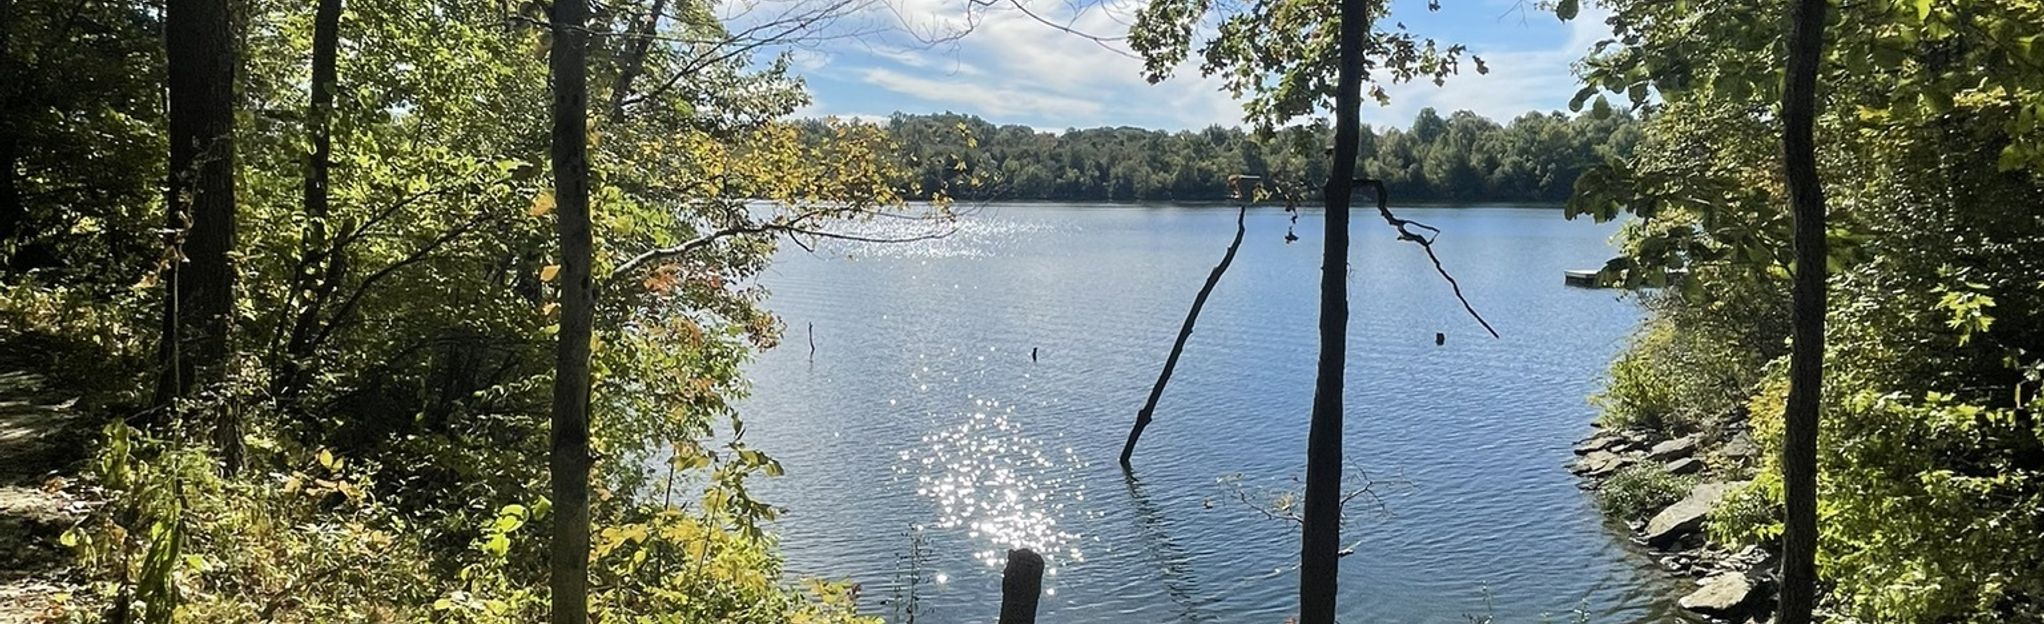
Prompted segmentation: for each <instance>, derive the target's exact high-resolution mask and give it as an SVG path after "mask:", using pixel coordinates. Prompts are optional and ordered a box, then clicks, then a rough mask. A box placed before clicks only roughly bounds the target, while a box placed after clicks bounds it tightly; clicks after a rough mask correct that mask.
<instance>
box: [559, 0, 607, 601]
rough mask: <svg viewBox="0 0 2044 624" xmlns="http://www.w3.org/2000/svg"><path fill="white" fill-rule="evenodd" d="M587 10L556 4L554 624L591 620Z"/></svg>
mask: <svg viewBox="0 0 2044 624" xmlns="http://www.w3.org/2000/svg"><path fill="white" fill-rule="evenodd" d="M588 14H589V7H588V5H587V4H585V3H584V0H561V1H557V2H555V3H554V6H553V35H554V47H553V52H552V56H551V59H550V64H551V66H552V67H551V69H552V73H553V79H554V127H553V166H554V201H555V212H554V214H555V218H556V222H555V227H556V229H557V230H558V231H559V232H560V236H561V295H560V296H561V306H560V310H561V330H560V334H559V339H560V343H559V345H558V347H557V350H556V351H555V362H554V405H553V410H554V413H553V452H552V457H551V461H550V462H549V469H550V471H551V473H552V474H551V476H552V480H553V494H554V500H553V503H554V510H553V514H554V527H553V528H554V536H553V552H552V562H551V572H552V578H551V580H550V583H551V588H552V590H553V613H552V621H553V623H554V624H584V623H585V622H588V621H589V464H590V455H589V383H590V378H589V339H590V332H591V324H592V323H593V322H594V317H595V308H596V297H595V293H594V290H595V287H596V286H595V283H594V282H593V281H591V278H590V263H591V256H592V253H593V252H592V251H591V246H592V242H591V240H590V232H589V156H588V153H587V152H588V145H589V137H588V134H589V125H588V123H589V67H588V63H587V61H588V53H589V34H588V30H587V29H586V28H585V26H584V22H586V21H587V20H588Z"/></svg>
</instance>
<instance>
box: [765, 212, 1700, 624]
mask: <svg viewBox="0 0 2044 624" xmlns="http://www.w3.org/2000/svg"><path fill="white" fill-rule="evenodd" d="M1399 213H1400V215H1399V216H1401V217H1406V218H1410V219H1414V220H1418V221H1422V222H1426V223H1428V224H1431V225H1434V226H1437V227H1439V228H1441V229H1442V230H1443V231H1444V232H1445V234H1444V235H1443V236H1442V237H1441V238H1440V240H1439V242H1438V243H1437V244H1436V246H1435V247H1436V249H1437V250H1438V252H1439V253H1440V255H1441V258H1442V261H1443V262H1444V263H1446V265H1447V268H1448V269H1449V271H1451V272H1452V273H1454V274H1455V276H1456V277H1457V278H1458V279H1460V280H1461V282H1462V286H1463V289H1464V291H1465V292H1466V293H1467V294H1468V295H1469V298H1470V300H1471V301H1472V302H1473V303H1474V304H1475V305H1476V307H1477V309H1478V310H1479V311H1480V312H1482V313H1483V314H1484V315H1485V316H1486V317H1487V318H1488V319H1489V320H1490V322H1491V323H1492V324H1493V325H1495V326H1496V327H1497V329H1498V331H1499V332H1501V333H1502V334H1503V338H1502V339H1492V338H1491V337H1490V336H1488V335H1487V334H1485V333H1484V331H1483V329H1482V328H1481V327H1480V326H1478V325H1477V324H1476V323H1475V322H1474V321H1473V320H1471V319H1470V318H1469V317H1468V316H1467V314H1466V313H1465V312H1464V311H1463V310H1462V307H1461V305H1460V304H1459V303H1458V302H1457V301H1456V300H1455V299H1454V297H1453V295H1452V294H1451V292H1450V290H1449V288H1448V285H1447V284H1446V283H1445V282H1443V281H1442V280H1441V278H1440V277H1439V276H1438V275H1436V274H1435V273H1434V271H1433V267H1432V266H1431V264H1430V263H1429V262H1428V261H1427V259H1426V256H1425V254H1424V253H1423V252H1422V251H1421V249H1420V248H1419V247H1418V246H1416V245H1413V244H1411V243H1401V242H1399V241H1397V240H1395V239H1394V238H1393V236H1392V233H1391V230H1390V229H1389V228H1387V227H1386V226H1385V225H1384V224H1383V222H1382V221H1381V220H1378V219H1376V218H1375V215H1374V214H1372V213H1369V212H1365V211H1361V210H1359V211H1357V213H1356V218H1355V220H1354V223H1355V228H1356V229H1355V234H1356V235H1355V237H1354V241H1355V247H1354V249H1353V252H1352V255H1351V258H1352V271H1351V277H1350V279H1351V282H1350V283H1351V299H1350V306H1351V324H1350V338H1349V346H1348V348H1349V368H1348V391H1347V397H1348V398H1347V405H1348V408H1347V425H1346V430H1345V434H1346V444H1347V451H1346V453H1347V457H1348V459H1349V461H1350V463H1351V468H1352V470H1353V471H1354V474H1355V476H1356V481H1357V482H1358V483H1360V482H1361V481H1362V479H1364V478H1365V475H1367V478H1368V479H1370V480H1372V481H1374V485H1372V486H1371V488H1370V489H1371V491H1373V492H1375V493H1376V502H1374V503H1373V502H1369V501H1370V498H1369V497H1361V498H1358V499H1357V500H1356V501H1355V502H1353V503H1351V505H1350V507H1349V509H1348V515H1349V518H1350V520H1349V522H1348V524H1347V526H1346V528H1345V529H1344V530H1343V541H1344V543H1355V553H1354V554H1353V555H1352V556H1348V557H1345V558H1343V559H1342V563H1341V576H1342V578H1341V583H1340V584H1341V612H1342V620H1343V621H1346V622H1466V621H1468V618H1469V616H1481V615H1495V616H1497V617H1498V621H1501V622H1536V621H1540V620H1541V618H1542V617H1543V615H1551V616H1553V617H1554V618H1555V619H1556V621H1568V620H1569V618H1570V617H1571V616H1572V614H1573V611H1574V610H1575V609H1577V608H1579V607H1580V608H1582V609H1584V610H1586V611H1587V612H1588V613H1589V614H1590V615H1591V617H1592V620H1593V621H1596V622H1630V621H1641V620H1648V619H1652V620H1655V621H1660V620H1663V619H1669V618H1677V617H1680V616H1679V614H1678V613H1677V611H1678V610H1677V609H1674V608H1673V607H1672V605H1671V604H1670V601H1669V600H1668V599H1667V595H1668V594H1669V593H1670V592H1671V591H1672V589H1671V587H1672V581H1669V580H1667V579H1666V578H1665V577H1664V576H1663V575H1660V574H1658V573H1657V572H1656V571H1655V570H1654V567H1653V563H1652V561H1650V560H1649V559H1647V558H1646V557H1645V556H1644V555H1642V554H1640V553H1639V552H1637V551H1636V550H1634V549H1632V548H1630V547H1629V546H1627V544H1626V542H1625V536H1624V534H1623V532H1622V528H1614V527H1612V526H1609V525H1607V524H1606V523H1605V521H1604V520H1603V519H1602V517H1601V516H1600V515H1599V514H1598V512H1597V510H1596V508H1595V502H1594V500H1593V499H1592V497H1591V495H1590V494H1589V493H1586V492H1583V491H1580V490H1579V489H1577V487H1576V484H1577V481H1576V478H1575V477H1574V476H1572V475H1570V474H1569V473H1568V471H1567V470H1566V469H1565V468H1564V466H1565V465H1566V464H1567V463H1568V462H1569V461H1570V460H1571V459H1572V458H1573V455H1572V454H1571V453H1570V450H1569V449H1570V447H1571V446H1572V445H1573V443H1574V442H1575V441H1577V440H1578V439H1580V438H1582V437H1583V436H1584V435H1586V434H1587V433H1588V432H1589V428H1590V422H1591V420H1592V419H1593V418H1594V417H1595V410H1594V408H1593V407H1591V406H1590V405H1589V404H1588V403H1587V402H1586V400H1585V397H1586V396H1588V395H1589V394H1590V393H1591V392H1593V391H1594V390H1595V389H1596V388H1597V387H1598V380H1599V378H1600V375H1601V374H1602V372H1603V370H1604V366H1605V364H1606V363H1607V362H1608V361H1609V360H1610V358H1611V356H1612V355H1613V354H1615V353H1616V352H1617V351H1618V350H1619V348H1620V347H1621V346H1622V345H1623V343H1624V340H1625V336H1626V335H1627V333H1628V332H1629V331H1630V329H1631V328H1632V327H1633V325H1634V324H1635V323H1636V322H1637V321H1638V320H1639V319H1640V317H1641V312H1640V310H1639V309H1638V307H1637V305H1636V304H1634V303H1633V302H1631V301H1628V300H1624V299H1621V298H1619V296H1618V291H1613V290H1587V289H1579V288H1569V287H1565V286H1563V285H1562V272H1563V271H1564V270H1566V269H1577V268H1590V267H1597V266H1600V265H1601V264H1602V262H1603V261H1604V260H1605V259H1606V258H1608V257H1610V256H1611V255H1612V250H1611V248H1610V244H1609V242H1608V239H1609V237H1610V236H1611V234H1612V233H1613V232H1614V231H1615V229H1614V226H1611V225H1608V224H1607V225H1593V224H1590V223H1586V222H1570V221H1564V220H1563V219H1562V218H1561V211H1560V210H1559V209H1558V208H1523V207H1502V206H1482V207H1457V208H1407V209H1403V210H1400V211H1399ZM1290 218H1291V215H1289V214H1287V213H1285V212H1284V211H1283V210H1281V209H1279V208H1276V207H1269V208H1254V209H1251V210H1250V212H1249V214H1248V218H1247V228H1248V234H1247V237H1246V239H1245V240H1244V242H1243V245H1242V249H1241V252H1240V255H1239V257H1238V258H1236V260H1235V263H1234V266H1233V267H1232V268H1231V269H1230V270H1229V272H1228V273H1227V275H1226V277H1224V278H1223V279H1222V281H1221V283H1220V285H1219V287H1218V288H1217V289H1216V290H1215V291H1214V293H1213V296H1212V299H1211V300H1210V301H1209V302H1208V303H1207V306H1206V308H1205V311H1204V312H1203V314H1202V315H1201V317H1200V322H1199V326H1198V328H1197V329H1196V331H1195V332H1194V334H1193V336H1192V340H1191V343H1190V344H1189V345H1188V347H1187V348H1186V351H1185V354H1184V357H1183V359H1182V360H1181V362H1180V364H1179V367H1178V370H1177V372H1176V374H1175V376H1174V378H1173V380H1172V383H1171V386H1170V388H1169V390H1168V391H1167V392H1166V394H1165V395H1164V398H1163V401H1162V403H1161V404H1160V405H1159V406H1158V409H1157V414H1156V420H1155V422H1154V423H1153V424H1152V425H1151V426H1150V428H1149V429H1148V431H1147V432H1146V433H1145V434H1144V438H1143V440H1142V444H1141V446H1140V447H1139V448H1138V449H1137V451H1136V456H1135V471H1134V476H1133V478H1132V479H1131V478H1126V477H1124V474H1123V472H1122V471H1121V469H1120V467H1119V466H1117V465H1116V463H1115V457H1116V456H1117V454H1118V453H1119V451H1120V447H1121V444H1122V441H1123V439H1124V438H1125V437H1126V435H1127V431H1128V428H1129V425H1130V423H1131V422H1132V420H1133V419H1134V416H1135V412H1136V410H1137V409H1138V408H1140V407H1141V405H1142V403H1143V400H1144V398H1145V396H1146V395H1147V393H1148V391H1149V388H1150V386H1151V384H1152V383H1153V382H1154V381H1155V380H1156V375H1157V372H1158V369H1159V368H1160V367H1161V366H1162V364H1163V361H1164V357H1165V355H1166V354H1167V353H1168V351H1169V349H1170V346H1171V340H1172V339H1173V337H1174V336H1175V335H1176V334H1177V331H1178V327H1179V324H1180V323H1181V322H1182V320H1183V319H1184V316H1185V312H1186V308H1187V307H1188V306H1189V305H1190V304H1191V302H1192V299H1193V296H1194V295H1195V294H1196V293H1197V292H1198V290H1199V287H1200V285H1201V283H1202V282H1203V281H1204V280H1205V278H1206V276H1207V274H1208V273H1209V272H1210V271H1212V269H1213V266H1214V264H1215V263H1216V262H1217V261H1218V260H1219V259H1220V257H1221V254H1222V252H1223V251H1224V250H1225V248H1226V246H1227V243H1228V240H1229V238H1230V237H1231V236H1232V235H1233V232H1234V220H1235V209H1234V208H1232V207H1223V206H1161V205H1158V206H1153V205H1142V206H1131V205H1065V204H1017V205H999V204H997V205H990V206H984V207H979V208H975V209H972V210H970V211H969V214H968V215H967V216H966V217H965V218H964V219H963V220H962V222H961V228H962V229H961V231H960V232H959V233H958V234H956V235H954V236H952V237H949V238H947V239H943V240H937V241H927V242H922V243H916V244H910V245H899V246H876V245H827V246H825V247H823V248H821V249H819V250H818V252H817V253H813V254H812V253H809V252H804V251H802V250H800V249H798V248H794V246H792V245H791V246H787V247H788V249H786V250H784V251H783V253H781V254H780V257H779V258H778V260H777V262H776V264H775V266H774V268H773V269H771V270H770V271H769V272H768V273H767V274H766V275H765V276H763V277H762V278H761V281H762V282H763V283H764V284H765V285H766V286H768V287H769V288H771V290H772V293H773V294H772V297H771V299H770V301H769V303H768V306H769V307H770V308H771V309H773V310H775V311H776V312H778V313H779V314H780V315H781V316H782V317H783V319H784V320H785V321H786V324H787V333H786V337H785V340H784V341H783V346H781V347H780V348H777V349H774V350H771V351H768V352H767V353H765V354H762V355H761V356H760V357H759V358H758V359H757V360H756V361H755V362H753V363H752V364H751V365H750V367H749V369H748V376H749V378H750V379H751V380H752V381H753V382H754V387H755V392H754V395H753V396H752V397H750V398H748V399H746V400H745V401H744V402H743V403H742V404H741V407H740V413H741V414H742V416H743V417H744V419H745V421H746V424H747V427H748V431H747V433H746V439H747V440H748V441H749V442H750V443H751V444H753V445H754V446H756V447H758V448H761V449H763V450H765V451H767V452H768V453H770V454H772V455H774V456H775V457H777V458H779V459H780V460H781V462H782V463H783V464H784V465H785V466H786V468H787V475H786V476H785V477H782V478H779V479H770V480H765V481H763V482H761V483H760V484H759V487H758V489H757V491H756V493H757V494H759V495H760V496H761V497H762V498H764V499H765V500H767V501H769V502H772V503H774V504H777V505H781V506H785V507H786V508H787V512H786V514H785V516H784V517H783V518H782V519H781V520H779V521H778V522H777V523H776V524H775V531H776V532H777V533H778V534H779V535H780V536H781V540H782V542H781V548H782V551H783V552H784V553H785V555H786V557H787V561H788V572H789V573H790V574H791V575H804V576H807V575H814V576H825V577H832V578H849V579H852V580H856V581H858V582H859V583H860V584H861V585H862V588H863V592H862V600H863V601H864V602H865V604H866V606H867V608H868V609H869V610H870V611H872V612H874V613H878V614H882V615H889V616H890V620H891V621H901V620H902V619H905V618H902V617H899V616H896V615H895V614H896V613H897V612H898V611H899V610H901V609H904V608H905V607H906V605H905V604H903V601H901V600H900V598H901V596H902V595H903V594H904V592H905V591H906V588H907V587H909V586H910V585H913V586H914V587H915V591H914V595H915V597H916V599H917V604H916V612H917V613H916V620H917V621H919V622H933V623H944V622H986V621H991V620H992V619H993V617H994V615H995V614H996V613H997V612H998V611H999V596H1000V567H1001V565H1002V563H1003V561H1004V557H1005V552H1006V550H1007V549H1009V548H1013V547H1018V546H1027V547H1031V548H1034V549H1036V550H1037V551H1039V552H1041V553H1043V554H1044V555H1045V556H1046V558H1047V559H1048V560H1049V567H1050V573H1049V574H1050V575H1049V576H1047V577H1046V578H1045V591H1046V594H1047V595H1046V596H1045V597H1044V602H1043V605H1042V611H1041V613H1042V615H1041V620H1042V621H1044V622H1058V623H1081V622H1269V623H1273V624H1275V623H1277V622H1282V621H1284V619H1285V618H1286V617H1288V616H1289V615H1290V614H1291V612H1292V611H1293V608H1294V605H1295V603H1296V586H1297V572H1296V570H1295V569H1294V566H1295V565H1296V561H1297V556H1298V530H1297V525H1296V524H1294V523H1292V522H1289V521H1286V520H1283V519H1274V518H1272V517H1271V516H1270V515H1267V514H1266V513H1264V512H1263V511H1259V509H1260V508H1262V509H1267V508H1268V505H1267V503H1268V501H1269V500H1271V499H1272V498H1273V497H1274V496H1279V495H1280V494H1279V493H1281V492H1285V491H1295V490H1297V489H1299V484H1298V482H1297V479H1298V478H1301V477H1302V476H1303V473H1304V449H1305V437H1306V430H1307V418H1308V411H1309V410H1308V406H1309V404H1310V402H1311V398H1312V394H1313V391H1312V384H1313V370H1314V353H1315V349H1316V344H1317V337H1316V328H1315V321H1316V305H1317V304H1316V299H1317V296H1318V280H1319V264H1320V262H1319V259H1320V244H1321V236H1320V227H1321V221H1320V214H1319V213H1318V212H1317V211H1315V210H1306V211H1304V212H1303V214H1301V215H1300V218H1299V219H1298V223H1297V225H1296V228H1297V230H1296V231H1297V234H1298V236H1299V237H1300V240H1299V241H1298V242H1296V243H1291V244H1287V243H1286V242H1285V240H1284V236H1285V233H1286V229H1287V227H1288V225H1290V224H1289V220H1290ZM812 325H813V327H814V329H813V337H814V343H815V352H814V355H813V356H812V355H811V354H810V352H809V346H808V344H809V340H810V337H811V335H812V330H811V329H810V328H811V327H812ZM1436 332H1439V333H1443V334H1446V343H1445V344H1444V345H1441V346H1436V345H1435V333H1436ZM1032 350H1033V351H1034V353H1035V358H1034V361H1032V357H1031V353H1032ZM912 578H913V579H917V580H916V581H915V582H913V583H912V582H911V579H912Z"/></svg>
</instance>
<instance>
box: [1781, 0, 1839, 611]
mask: <svg viewBox="0 0 2044 624" xmlns="http://www.w3.org/2000/svg"><path fill="white" fill-rule="evenodd" d="M1824 9H1825V0H1796V2H1795V4H1793V5H1791V8H1790V9H1789V33H1788V66H1787V80H1786V81H1784V83H1783V85H1782V92H1781V119H1782V135H1781V143H1782V156H1783V160H1784V164H1785V173H1786V174H1787V178H1788V179H1787V184H1788V194H1789V210H1790V213H1791V215H1792V217H1793V220H1794V228H1795V232H1794V235H1793V240H1794V241H1795V242H1794V247H1795V277H1794V279H1795V282H1794V284H1793V286H1792V288H1793V294H1792V296H1791V299H1792V305H1793V307H1792V308H1791V310H1790V313H1789V316H1790V324H1791V329H1790V336H1791V340H1792V344H1793V345H1794V346H1793V349H1794V350H1793V351H1791V352H1790V354H1789V391H1788V405H1787V410H1786V411H1785V412H1783V419H1782V420H1783V435H1782V451H1781V466H1782V482H1783V485H1784V490H1785V491H1784V499H1785V502H1786V504H1787V507H1788V516H1787V518H1785V520H1784V522H1783V526H1782V559H1781V618H1780V620H1778V621H1780V622H1781V623H1782V624H1808V623H1809V621H1810V612H1811V610H1812V608H1813V607H1814V605H1815V603H1816V593H1817V563H1816V562H1817V427H1818V421H1819V418H1818V416H1819V409H1820V408H1821V405H1820V403H1821V401H1820V399H1821V397H1822V396H1823V394H1824V314H1825V311H1826V301H1825V281H1826V278H1827V276H1828V269H1827V267H1826V263H1827V262H1828V260H1829V253H1828V251H1827V250H1826V249H1825V238H1824V237H1825V223H1824V221H1825V219H1824V187H1823V184H1822V182H1821V181H1820V180H1819V179H1818V178H1817V147H1816V141H1815V137H1814V134H1815V126H1816V120H1817V70H1818V66H1819V64H1820V63H1821V62H1822V60H1823V53H1824Z"/></svg>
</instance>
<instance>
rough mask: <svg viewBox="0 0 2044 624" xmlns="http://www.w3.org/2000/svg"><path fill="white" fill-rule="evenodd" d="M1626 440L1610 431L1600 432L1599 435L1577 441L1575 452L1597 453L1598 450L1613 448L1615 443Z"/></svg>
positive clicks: (1579, 453) (1578, 453) (1581, 453)
mask: <svg viewBox="0 0 2044 624" xmlns="http://www.w3.org/2000/svg"><path fill="white" fill-rule="evenodd" d="M1624 440H1625V439H1624V438H1620V437H1618V436H1615V435H1612V434H1609V433H1599V434H1597V435H1593V436H1590V438H1589V439H1587V440H1583V441H1581V442H1577V443H1576V448H1575V452H1576V454H1577V455H1588V454H1591V453H1595V452H1597V451H1608V450H1611V447H1612V446H1613V445H1616V444H1618V443H1620V442H1623V441H1624Z"/></svg>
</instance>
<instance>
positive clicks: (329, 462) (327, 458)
mask: <svg viewBox="0 0 2044 624" xmlns="http://www.w3.org/2000/svg"><path fill="white" fill-rule="evenodd" d="M319 465H321V466H325V467H326V469H327V470H333V469H334V454H333V451H329V450H326V449H320V450H319Z"/></svg>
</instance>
